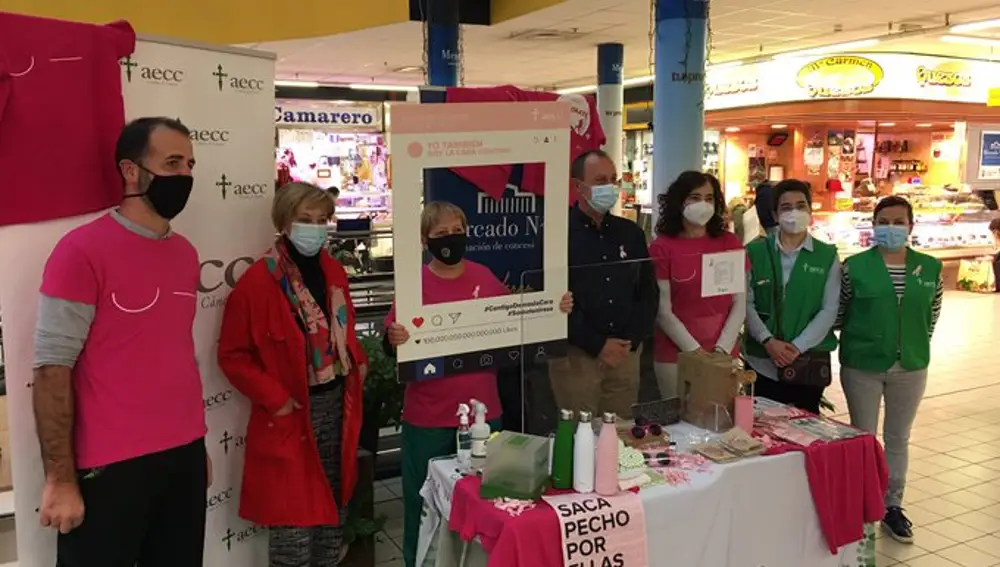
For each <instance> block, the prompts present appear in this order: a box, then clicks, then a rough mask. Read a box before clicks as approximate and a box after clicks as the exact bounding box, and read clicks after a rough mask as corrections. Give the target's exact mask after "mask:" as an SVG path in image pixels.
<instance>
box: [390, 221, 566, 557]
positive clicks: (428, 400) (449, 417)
mask: <svg viewBox="0 0 1000 567" xmlns="http://www.w3.org/2000/svg"><path fill="white" fill-rule="evenodd" d="M467 231H468V221H467V220H466V218H465V213H463V212H462V209H460V208H458V207H457V206H455V205H453V204H451V203H447V202H431V203H427V204H425V205H424V210H423V213H422V214H421V217H420V240H421V242H422V243H423V245H424V247H425V248H426V249H427V250H428V251H429V252H430V253H431V256H433V259H432V260H431V261H430V263H428V264H427V265H425V266H424V268H423V273H422V274H421V278H422V280H423V281H422V283H423V285H422V288H423V303H424V305H435V304H439V303H451V302H454V301H469V300H472V299H483V298H487V297H497V296H500V295H507V294H508V293H509V292H508V291H507V288H506V287H505V286H504V284H503V283H502V282H501V281H500V280H499V279H497V277H496V276H495V275H494V274H493V272H492V271H490V269H489V268H487V267H486V266H483V265H481V264H477V263H475V262H472V261H470V260H466V259H465V258H464V256H465V247H466V244H467V241H468V236H467ZM559 309H560V310H561V311H562V312H563V313H569V312H570V311H572V310H573V303H572V298H571V296H570V295H569V294H568V293H567V294H566V296H564V297H563V300H562V302H561V303H560V304H559ZM385 323H386V328H387V329H388V332H387V333H386V343H387V346H388V348H389V351H390V352H391V353H393V354H394V351H395V349H396V347H398V346H400V345H402V344H405V343H406V342H407V341H409V340H410V334H409V332H408V331H407V330H406V327H404V326H402V325H400V324H399V323H397V322H396V308H395V305H394V306H393V308H392V310H391V311H390V312H389V315H388V317H386V321H385ZM472 398H475V399H477V400H480V401H481V402H483V403H484V404H486V409H487V414H486V419H487V420H488V421H489V423H490V429H492V430H494V431H496V430H498V429H500V410H501V408H500V394H499V392H498V391H497V373H496V370H495V369H489V370H485V371H480V372H470V373H468V374H458V375H454V376H446V377H443V378H437V379H433V380H426V381H420V382H407V384H406V393H405V396H404V398H403V426H402V431H401V436H402V455H403V456H402V459H403V463H402V469H403V509H404V516H403V560H404V564H405V565H406V567H413V566H414V564H415V563H416V553H417V535H418V532H419V529H420V516H421V512H422V511H423V506H424V501H423V498H421V496H420V488H421V487H422V486H423V483H424V480H425V479H426V477H427V462H428V461H429V460H431V459H435V458H437V457H443V456H446V455H452V454H454V453H455V450H456V447H455V433H456V429H457V425H458V416H457V414H456V411H457V410H458V404H459V403H463V402H464V403H469V400H470V399H472Z"/></svg>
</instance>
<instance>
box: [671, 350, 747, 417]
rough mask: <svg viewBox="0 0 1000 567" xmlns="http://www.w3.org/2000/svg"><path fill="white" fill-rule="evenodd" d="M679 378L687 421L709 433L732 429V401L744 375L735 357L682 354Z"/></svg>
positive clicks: (709, 354) (710, 354)
mask: <svg viewBox="0 0 1000 567" xmlns="http://www.w3.org/2000/svg"><path fill="white" fill-rule="evenodd" d="M677 376H678V387H679V388H680V396H681V417H682V418H683V419H684V421H686V422H688V423H691V424H693V425H696V426H698V427H701V428H704V429H709V430H715V429H717V428H718V427H722V428H724V429H729V428H730V427H732V425H733V423H732V421H733V411H734V410H733V400H734V399H735V398H736V395H737V394H738V393H739V387H740V380H741V379H742V376H743V375H742V373H741V372H740V371H738V370H737V368H736V366H734V359H733V357H731V356H729V355H728V354H722V353H717V352H713V353H699V352H682V353H681V354H680V356H679V357H678V359H677ZM719 408H724V409H725V411H724V412H723V411H722V409H719ZM716 410H718V411H716ZM718 414H724V415H718ZM717 418H718V419H717ZM720 421H721V423H720ZM726 422H728V423H726Z"/></svg>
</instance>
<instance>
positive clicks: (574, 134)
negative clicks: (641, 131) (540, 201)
mask: <svg viewBox="0 0 1000 567" xmlns="http://www.w3.org/2000/svg"><path fill="white" fill-rule="evenodd" d="M445 100H446V101H447V102H517V101H519V102H539V101H543V102H555V101H566V102H569V104H570V117H571V120H572V122H571V124H570V125H571V129H570V155H569V159H570V161H572V160H574V159H576V158H577V156H579V155H580V154H582V153H584V152H587V151H590V150H596V149H600V147H601V146H602V145H604V142H605V136H604V130H603V129H602V128H601V121H600V120H598V113H597V103H596V102H595V101H594V99H593V97H585V96H583V95H563V96H560V95H557V94H556V93H551V92H541V91H525V90H522V89H519V88H517V87H514V86H510V85H506V86H501V87H486V88H462V87H456V88H450V89H448V92H447V95H446V98H445ZM513 166H514V164H502V165H481V166H472V167H453V168H451V170H452V171H453V172H454V173H455V175H458V176H459V177H461V178H462V179H464V180H466V181H468V182H469V183H472V184H473V185H475V186H476V187H478V188H479V190H480V191H482V192H484V193H487V194H489V195H490V196H491V197H493V198H494V199H499V198H500V197H501V196H502V195H503V192H504V190H505V189H506V188H507V183H508V181H509V180H510V173H511V170H512V169H513ZM521 190H522V191H527V192H530V193H534V194H536V195H543V196H544V194H545V167H544V165H543V164H533V163H528V164H525V165H524V176H523V178H522V180H521ZM569 193H570V203H571V204H572V203H574V202H575V201H576V196H575V192H574V191H570V192H569Z"/></svg>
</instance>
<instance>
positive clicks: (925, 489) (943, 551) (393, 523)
mask: <svg viewBox="0 0 1000 567" xmlns="http://www.w3.org/2000/svg"><path fill="white" fill-rule="evenodd" d="M932 354H933V363H932V364H931V368H930V373H929V378H928V386H927V393H926V396H925V398H924V401H923V403H922V405H921V407H920V412H919V414H918V416H917V421H916V424H915V426H914V429H913V434H912V437H911V440H910V471H909V485H908V487H907V490H906V502H905V504H904V506H905V508H906V511H907V513H908V514H909V516H910V519H911V520H913V523H914V533H915V544H913V545H902V544H899V543H896V542H895V541H894V540H892V539H889V538H888V537H880V538H879V540H878V544H877V550H878V554H879V556H878V567H883V566H885V567H889V566H892V567H956V566H958V567H997V566H1000V296H997V295H974V294H966V293H958V292H950V293H947V294H946V295H945V300H944V309H943V312H942V315H941V320H940V322H939V323H938V328H937V331H936V333H935V335H934V344H933V353H932ZM827 397H828V398H829V399H830V401H831V402H833V404H834V405H835V406H836V408H837V412H838V414H843V417H844V419H845V420H846V412H847V404H846V402H845V401H844V394H843V392H842V391H841V389H840V385H839V384H834V385H833V386H831V387H830V389H829V390H828V391H827ZM400 494H401V491H400V485H399V480H398V479H395V480H390V481H385V482H380V483H379V486H378V487H377V488H376V492H375V500H376V502H378V504H376V508H377V513H379V514H385V515H386V517H387V518H388V522H387V524H386V530H385V533H382V534H379V545H378V547H377V548H376V554H377V555H376V561H378V562H379V567H400V566H401V565H402V561H401V557H402V553H401V552H400V547H399V546H400V545H401V543H402V534H403V524H402V517H403V508H402V502H401V501H400V499H399V498H400Z"/></svg>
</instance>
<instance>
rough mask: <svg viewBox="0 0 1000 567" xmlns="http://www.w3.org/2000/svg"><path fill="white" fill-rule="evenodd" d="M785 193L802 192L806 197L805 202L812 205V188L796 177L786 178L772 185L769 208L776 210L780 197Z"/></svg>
mask: <svg viewBox="0 0 1000 567" xmlns="http://www.w3.org/2000/svg"><path fill="white" fill-rule="evenodd" d="M786 193H802V195H803V196H805V198H806V203H809V206H812V202H813V199H812V190H810V189H809V184H808V183H806V182H804V181H799V180H798V179H786V180H784V181H781V182H779V183H778V184H777V185H775V186H774V195H773V196H772V202H771V210H772V211H777V210H778V205H779V204H780V203H781V197H783V196H784V195H785V194H786Z"/></svg>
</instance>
